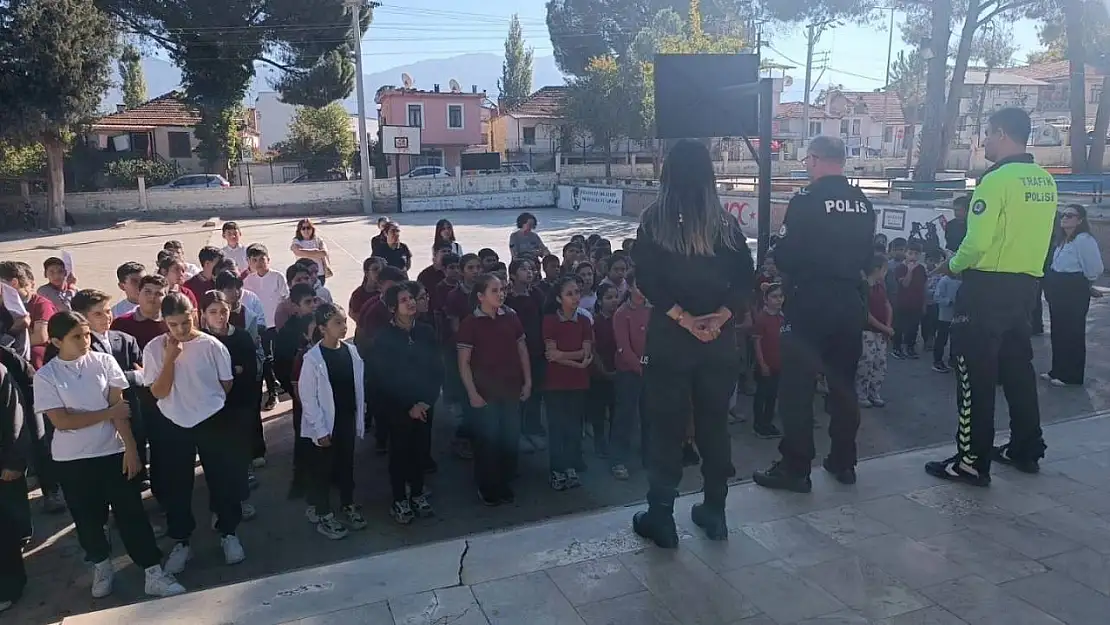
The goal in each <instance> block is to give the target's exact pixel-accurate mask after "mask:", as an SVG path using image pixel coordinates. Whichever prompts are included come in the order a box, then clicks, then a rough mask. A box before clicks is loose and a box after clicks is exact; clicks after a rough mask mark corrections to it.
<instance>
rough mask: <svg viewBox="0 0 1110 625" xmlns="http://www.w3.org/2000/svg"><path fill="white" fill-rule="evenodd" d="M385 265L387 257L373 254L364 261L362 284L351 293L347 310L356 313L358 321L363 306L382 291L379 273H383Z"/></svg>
mask: <svg viewBox="0 0 1110 625" xmlns="http://www.w3.org/2000/svg"><path fill="white" fill-rule="evenodd" d="M384 267H385V259H384V258H379V257H377V256H371V257H369V258H367V259H366V260H364V261H362V284H360V285H358V286H357V287H355V290H354V291H353V292H352V293H351V299H350V301H349V305H348V306H347V310H349V311H350V313H351V314H352V315H355V321H356V322H357V321H358V313H359V312H361V311H362V306H363V305H364V304H366V302H367V301H368V300H369V299H370V298H371V297H374V296H375V295H378V294H380V293H381V292H382V290H381V288H380V287H379V286H378V274H379V273H381V271H382V268H384Z"/></svg>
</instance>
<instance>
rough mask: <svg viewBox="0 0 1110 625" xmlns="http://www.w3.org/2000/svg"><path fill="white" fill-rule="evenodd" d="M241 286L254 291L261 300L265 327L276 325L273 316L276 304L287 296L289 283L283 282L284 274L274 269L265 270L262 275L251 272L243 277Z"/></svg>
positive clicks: (275, 311)
mask: <svg viewBox="0 0 1110 625" xmlns="http://www.w3.org/2000/svg"><path fill="white" fill-rule="evenodd" d="M243 288H245V289H249V290H251V291H254V294H255V295H257V296H258V299H259V300H261V301H262V312H263V313H264V314H265V317H266V321H265V323H266V327H267V328H272V327H274V326H276V325H277V323H276V322H275V321H274V316H275V315H276V313H277V307H278V304H280V303H281V300H283V299H285V298H287V297H289V284H288V283H286V282H285V276H283V275H281V274H280V273H278V272H276V271H267V272H266V275H264V276H260V275H258V274H254V273H252V274H250V275H248V276H247V277H246V278H243Z"/></svg>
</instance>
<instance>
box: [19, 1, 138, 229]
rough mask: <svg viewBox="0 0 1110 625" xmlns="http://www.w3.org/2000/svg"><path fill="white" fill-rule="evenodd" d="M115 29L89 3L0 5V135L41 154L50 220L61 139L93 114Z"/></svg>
mask: <svg viewBox="0 0 1110 625" xmlns="http://www.w3.org/2000/svg"><path fill="white" fill-rule="evenodd" d="M117 42H118V34H117V31H116V28H115V27H114V25H113V24H112V21H111V20H110V19H109V18H108V16H107V15H105V14H104V13H103V12H101V11H100V10H99V9H97V8H96V7H95V6H94V5H93V3H92V0H7V1H6V2H4V3H2V4H0V59H2V60H0V67H2V68H3V73H0V102H3V106H0V135H3V138H5V139H7V140H9V141H11V142H12V143H13V144H14V145H15V146H16V147H21V146H25V145H29V144H33V143H41V144H42V146H43V148H44V150H45V151H46V160H47V188H48V190H49V199H48V206H49V216H48V217H49V223H50V225H52V226H56V227H61V226H63V225H64V224H65V176H64V175H63V161H64V158H65V149H66V144H67V142H68V141H69V139H70V138H71V137H72V136H73V133H75V132H77V131H78V130H80V129H81V127H82V126H83V125H84V124H86V123H88V122H89V121H91V120H92V119H94V118H95V117H96V116H97V111H98V109H99V108H100V98H101V96H102V95H103V94H104V92H105V91H107V90H108V88H109V87H110V86H111V84H112V62H113V61H114V60H115V58H116V49H117V47H118V46H117Z"/></svg>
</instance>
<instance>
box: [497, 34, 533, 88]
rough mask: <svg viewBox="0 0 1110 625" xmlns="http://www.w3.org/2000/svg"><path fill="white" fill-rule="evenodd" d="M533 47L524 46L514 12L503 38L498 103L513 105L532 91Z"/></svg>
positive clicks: (522, 36) (522, 35)
mask: <svg viewBox="0 0 1110 625" xmlns="http://www.w3.org/2000/svg"><path fill="white" fill-rule="evenodd" d="M534 53H535V50H534V49H533V48H526V47H524V32H523V31H522V30H521V28H520V18H519V17H517V15H516V13H514V14H513V17H512V19H511V20H510V21H509V36H508V37H506V38H505V60H504V61H503V62H502V63H501V80H499V81H497V89H498V91H500V92H501V98H500V100H499V103H501V104H503V105H504V106H506V107H509V108H511V107H514V106H516V105H517V104H520V103H521V102H523V101H524V100H525V99H527V98H528V96H529V95H531V93H532V56H533V54H534Z"/></svg>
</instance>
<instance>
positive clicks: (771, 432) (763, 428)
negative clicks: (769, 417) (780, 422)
mask: <svg viewBox="0 0 1110 625" xmlns="http://www.w3.org/2000/svg"><path fill="white" fill-rule="evenodd" d="M752 433H753V434H755V437H756V438H762V439H765V440H766V439H772V438H782V432H780V431H779V429H778V428H777V427H775V424H773V423H767V424H762V423H757V424H755V425H753V426H752Z"/></svg>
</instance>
